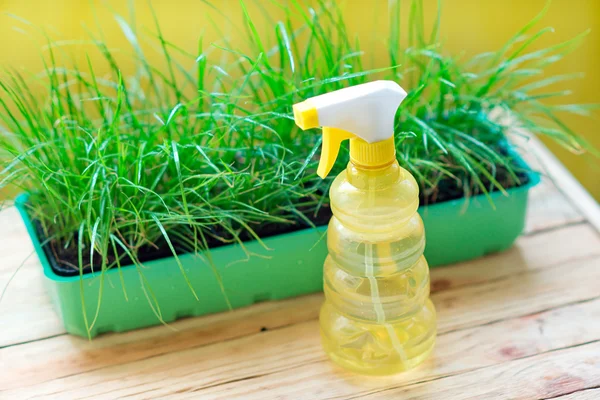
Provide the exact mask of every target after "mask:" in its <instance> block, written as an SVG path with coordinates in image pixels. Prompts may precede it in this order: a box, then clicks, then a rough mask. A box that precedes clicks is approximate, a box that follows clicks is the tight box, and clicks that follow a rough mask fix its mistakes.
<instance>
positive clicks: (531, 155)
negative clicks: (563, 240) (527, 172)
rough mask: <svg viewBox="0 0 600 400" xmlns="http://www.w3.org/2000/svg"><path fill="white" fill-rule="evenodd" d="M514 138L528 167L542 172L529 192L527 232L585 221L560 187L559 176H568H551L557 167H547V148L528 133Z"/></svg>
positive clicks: (512, 138) (562, 177)
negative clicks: (539, 179)
mask: <svg viewBox="0 0 600 400" xmlns="http://www.w3.org/2000/svg"><path fill="white" fill-rule="evenodd" d="M511 141H512V142H513V143H514V144H515V145H516V146H518V148H519V149H520V150H519V153H520V154H521V157H523V159H524V160H525V161H526V162H527V164H528V165H529V167H530V168H531V169H533V170H534V171H538V172H541V173H542V177H541V182H540V183H539V184H538V185H537V186H536V187H534V188H533V189H532V190H531V191H530V192H529V203H528V207H527V220H526V223H525V233H526V234H531V233H535V232H537V231H540V230H546V229H552V228H555V227H558V226H562V225H565V224H573V223H577V222H581V221H584V220H585V217H584V216H583V214H582V213H581V212H580V211H579V209H578V208H577V207H576V206H575V204H574V203H573V202H572V200H571V199H570V198H568V197H567V196H565V194H564V193H563V192H561V190H560V189H559V187H558V186H557V183H558V182H559V181H560V179H564V178H565V176H564V175H563V176H560V177H555V176H553V175H552V173H553V172H554V170H552V171H550V170H548V168H546V164H547V163H548V162H549V161H548V160H549V158H548V154H550V155H551V153H549V152H548V149H546V148H545V146H544V145H543V144H542V143H541V142H540V141H539V140H538V139H536V138H535V137H531V135H528V134H527V132H521V134H520V135H513V136H512V137H511ZM544 150H545V152H544ZM554 160H555V161H556V159H554ZM563 168H564V167H563Z"/></svg>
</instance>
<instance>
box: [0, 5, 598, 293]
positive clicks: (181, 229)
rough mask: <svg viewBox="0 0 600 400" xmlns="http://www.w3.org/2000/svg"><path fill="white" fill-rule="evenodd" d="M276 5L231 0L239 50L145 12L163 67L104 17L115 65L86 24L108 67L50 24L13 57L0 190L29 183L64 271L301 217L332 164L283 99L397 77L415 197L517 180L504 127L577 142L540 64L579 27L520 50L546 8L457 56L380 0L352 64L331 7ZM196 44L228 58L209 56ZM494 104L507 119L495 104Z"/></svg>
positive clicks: (194, 247) (419, 23)
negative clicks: (371, 43)
mask: <svg viewBox="0 0 600 400" xmlns="http://www.w3.org/2000/svg"><path fill="white" fill-rule="evenodd" d="M207 4H208V3H207ZM277 6H278V5H277V4H274V5H273V7H277ZM282 9H283V10H285V13H286V16H285V18H283V19H282V20H280V21H271V22H270V23H272V25H273V26H272V27H271V29H269V32H271V33H272V34H271V35H270V36H268V37H261V36H260V35H259V34H258V31H257V28H256V26H257V21H258V18H259V16H254V15H249V13H248V11H247V9H246V7H245V5H244V3H243V2H242V3H240V10H239V11H240V12H242V13H243V14H244V16H245V20H246V24H245V26H243V27H239V28H240V32H245V34H246V35H247V37H248V38H249V44H250V45H251V46H252V49H251V51H249V52H245V53H241V52H240V51H238V50H237V49H236V48H234V47H233V46H232V45H231V44H230V43H228V42H227V40H226V39H223V41H222V42H220V43H219V44H211V43H205V42H204V41H203V39H202V38H199V40H198V46H197V48H196V49H194V50H189V49H182V48H180V47H179V46H177V44H175V43H172V42H170V41H169V40H168V37H167V36H168V35H167V34H166V32H162V31H161V30H160V24H159V19H160V16H157V15H155V21H156V25H155V26H154V31H155V35H154V36H153V41H154V43H155V45H156V49H157V51H158V52H159V53H160V55H161V59H162V60H161V66H159V65H158V64H156V63H152V62H150V61H149V59H148V58H147V55H146V54H145V51H143V50H142V46H141V45H140V43H141V42H142V38H141V37H140V36H138V34H137V28H136V27H135V26H130V25H129V24H128V23H127V22H126V20H125V19H124V18H123V17H121V16H119V15H115V18H116V19H117V22H118V24H119V26H120V27H121V29H122V30H123V33H124V35H125V36H126V37H127V39H128V40H129V42H130V43H131V45H132V49H133V50H132V51H131V53H132V55H133V58H134V59H135V62H136V66H137V67H136V71H135V73H134V74H131V75H130V76H123V75H122V72H121V68H120V67H119V61H118V60H117V57H116V54H115V52H114V50H112V49H111V48H110V47H109V44H107V43H104V42H103V41H102V39H101V38H102V35H101V34H92V33H90V40H91V41H93V43H94V44H95V46H96V49H97V51H98V52H99V53H100V54H102V56H103V57H104V60H105V62H106V63H107V64H108V65H109V66H110V71H111V74H110V77H107V76H102V77H100V76H98V75H97V74H96V72H95V70H94V65H93V63H91V62H90V61H89V59H88V62H87V63H85V65H78V64H77V63H75V62H73V61H69V57H68V52H67V51H66V50H65V47H64V46H60V45H59V44H58V43H55V42H53V41H52V39H50V38H47V43H48V47H47V51H46V57H44V62H45V70H44V72H43V73H42V74H35V75H31V76H24V75H23V74H22V73H21V72H19V71H16V70H13V71H10V72H9V73H8V74H7V77H6V79H4V80H2V81H1V83H0V90H1V91H2V95H1V96H0V118H1V120H2V122H3V126H2V128H1V129H2V134H1V136H0V148H1V164H0V165H1V169H2V171H1V172H0V188H2V187H5V186H11V185H12V186H17V187H18V188H20V189H21V190H22V191H25V192H28V193H29V194H30V196H29V202H28V207H29V212H30V214H31V216H32V217H33V218H34V219H36V220H37V221H39V223H40V226H41V229H42V230H43V233H44V234H45V236H46V237H47V238H48V240H49V241H51V242H52V243H53V245H54V247H55V248H56V249H59V250H60V252H61V254H62V253H65V254H67V253H69V254H72V255H74V257H75V260H76V261H75V263H74V264H75V265H73V267H74V268H79V269H80V270H81V268H82V267H86V266H89V265H90V264H91V265H93V266H94V267H95V268H101V269H102V270H103V271H104V270H106V269H108V268H116V267H119V268H120V266H121V260H123V259H124V258H125V257H128V258H130V259H132V260H133V263H134V264H135V265H136V266H137V267H138V268H139V266H140V262H139V257H138V254H139V253H140V251H142V250H144V249H149V248H156V247H159V246H163V247H164V248H167V247H168V248H169V249H170V251H171V252H172V254H173V255H175V256H176V253H177V250H178V249H185V250H187V251H202V250H204V249H206V248H207V247H208V246H209V245H210V244H211V243H212V244H214V243H223V244H229V243H239V244H240V245H242V246H243V241H244V240H245V239H252V238H254V239H257V240H260V238H259V236H258V234H257V233H256V232H260V229H261V227H262V226H264V225H266V224H278V225H281V226H284V225H285V226H290V225H310V224H311V219H313V217H314V215H315V214H316V213H317V212H318V210H319V209H320V208H321V207H323V206H324V205H325V204H326V203H327V196H326V193H327V189H328V187H329V184H330V182H331V179H332V178H328V179H326V180H323V181H322V180H320V179H319V178H318V177H317V175H316V164H317V162H318V159H317V157H316V156H315V154H317V153H318V150H319V145H320V135H318V132H317V131H315V132H314V134H311V133H310V132H309V133H305V132H304V133H303V132H300V131H299V130H298V129H297V128H296V127H295V124H294V122H293V118H292V117H291V106H292V104H293V103H295V102H298V101H302V100H304V99H305V98H307V97H311V96H314V95H318V94H321V93H325V92H328V91H332V90H336V89H339V88H342V87H346V86H349V85H354V84H359V83H363V82H366V81H369V80H373V79H393V80H396V81H398V82H399V83H400V84H401V85H402V86H403V87H404V88H405V89H407V90H408V92H409V95H408V97H407V99H406V100H405V101H404V103H403V104H402V106H401V111H400V112H399V113H398V115H397V121H396V139H397V140H396V142H397V149H398V156H399V159H400V162H401V164H402V165H403V166H404V167H405V168H407V169H408V170H410V172H411V173H413V174H414V175H415V177H416V178H417V180H418V181H419V183H420V185H421V189H422V192H423V193H424V195H425V198H427V199H432V200H435V199H436V198H437V196H438V194H439V193H440V191H442V192H443V191H444V190H446V189H445V188H447V187H453V188H454V190H460V191H461V192H462V193H464V195H467V196H468V195H473V194H477V193H487V192H488V191H490V190H496V189H497V190H503V188H504V187H510V186H514V185H518V184H519V171H518V167H516V166H515V165H514V163H513V162H512V159H511V157H510V155H508V154H507V153H506V152H504V151H503V150H502V149H503V146H504V143H505V139H506V135H507V133H508V132H509V131H511V130H514V129H515V128H525V129H527V130H529V131H531V132H533V133H535V134H539V135H545V136H549V137H551V138H552V139H554V140H555V141H557V142H558V143H560V144H561V145H563V146H565V147H567V148H568V149H570V150H572V151H576V152H581V151H583V150H584V149H591V148H590V146H589V145H587V144H586V143H585V142H584V141H583V139H582V138H581V137H580V136H578V135H577V134H576V133H574V132H572V131H571V130H570V129H569V128H568V127H567V126H566V125H565V124H564V123H563V122H562V121H561V119H560V115H561V114H562V113H565V112H571V113H576V114H587V113H588V112H589V111H590V110H591V109H594V108H597V106H596V105H577V104H568V103H566V104H563V105H547V104H545V103H544V101H543V100H544V99H546V98H550V97H561V96H563V95H565V94H566V93H564V92H555V91H553V90H552V85H553V84H554V83H557V82H561V81H565V80H568V79H572V78H577V77H578V75H576V74H570V75H559V76H548V75H547V74H544V71H545V69H546V68H547V67H548V66H549V65H551V64H553V63H555V62H558V61H559V60H560V59H561V58H562V57H563V56H565V55H566V54H567V53H568V52H570V51H572V50H573V49H574V48H575V47H576V46H577V44H578V43H579V42H580V41H581V40H582V38H583V37H584V36H585V32H584V33H582V34H581V35H580V36H577V37H575V38H573V39H572V40H570V41H568V42H565V43H559V44H557V45H555V46H552V47H548V48H544V49H541V50H529V48H530V46H532V45H533V44H534V43H535V42H536V40H538V39H539V38H540V37H541V36H542V35H544V34H545V33H546V32H547V31H548V29H547V28H543V29H541V30H535V29H537V28H535V27H536V26H537V23H538V22H539V20H540V19H541V18H542V16H543V13H544V11H545V10H543V11H542V12H541V13H540V14H539V15H538V16H536V17H535V18H534V19H533V20H532V21H531V22H530V23H529V24H527V25H526V26H525V27H524V28H523V29H522V30H521V31H519V32H517V33H516V34H515V35H514V36H513V37H512V38H511V39H510V40H509V41H508V42H507V43H506V45H505V46H504V47H503V48H501V49H499V50H498V51H494V52H490V53H484V54H480V55H478V56H476V57H473V58H472V59H468V60H462V59H461V58H460V57H456V56H454V55H449V54H446V53H445V52H444V50H443V46H442V45H441V42H440V38H439V19H440V17H439V15H438V16H437V17H436V16H432V17H433V18H437V19H436V21H438V22H437V23H435V24H434V27H433V30H432V31H430V32H425V29H424V22H423V21H424V18H425V17H424V15H423V7H422V4H421V2H420V1H411V2H410V5H409V10H410V11H409V14H408V15H406V16H404V15H401V13H400V7H399V6H398V4H396V3H394V4H391V5H390V13H389V16H390V32H389V38H388V39H387V48H388V55H389V57H388V59H387V60H383V59H382V60H378V62H377V63H376V64H377V69H373V70H366V69H365V68H364V66H363V64H362V63H363V56H364V54H363V51H362V50H361V45H360V43H358V41H357V40H355V39H354V37H353V36H352V35H351V34H350V33H349V32H348V31H347V29H346V26H345V24H344V19H343V16H342V11H341V10H340V9H339V8H337V7H336V6H333V5H327V4H326V3H325V2H324V1H321V2H319V3H318V7H316V9H314V10H313V9H308V8H307V6H306V5H304V4H302V3H298V2H296V1H295V0H292V1H291V2H290V6H289V7H283V8H282ZM217 11H218V10H217ZM265 20H266V21H268V20H269V19H268V16H267V18H266V19H265ZM298 20H300V21H301V23H300V24H298V23H297V22H294V21H298ZM407 21H409V22H407ZM215 25H218V22H215ZM146 39H147V38H146ZM210 51H212V52H215V51H217V52H223V54H227V55H228V56H229V59H231V58H232V57H233V58H234V60H235V61H234V62H229V63H227V64H222V65H221V64H214V63H212V62H209V61H208V60H209V59H210V57H207V54H208V52H210ZM65 53H67V55H66V57H65ZM163 64H164V67H163ZM40 88H43V91H44V93H43V95H41V96H38V95H36V93H39V89H40ZM499 111H500V112H502V111H503V112H504V113H505V114H508V115H510V118H509V119H504V120H502V121H504V122H502V121H501V120H499V119H498V118H495V117H494V115H495V114H498V112H499ZM506 121H509V122H506ZM591 150H593V149H591ZM593 151H595V150H593ZM344 158H345V157H344V154H342V155H341V157H340V160H339V161H338V164H337V166H336V169H335V170H334V171H333V173H332V175H331V176H332V177H333V176H335V172H336V171H339V170H340V169H341V168H343V165H344V163H345V161H344ZM500 176H502V179H500V178H499V177H500ZM165 246H166V247H165ZM140 271H141V270H140ZM181 272H182V274H184V275H185V271H184V270H183V269H182V270H181ZM190 289H191V290H192V291H193V290H194V289H193V288H192V287H191V285H190Z"/></svg>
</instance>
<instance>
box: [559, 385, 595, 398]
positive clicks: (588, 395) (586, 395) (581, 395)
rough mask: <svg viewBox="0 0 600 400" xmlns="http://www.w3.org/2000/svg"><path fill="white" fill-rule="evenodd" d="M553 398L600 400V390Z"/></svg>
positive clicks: (581, 391) (583, 391)
mask: <svg viewBox="0 0 600 400" xmlns="http://www.w3.org/2000/svg"><path fill="white" fill-rule="evenodd" d="M552 398H553V399H556V400H598V399H600V389H598V388H596V389H587V390H580V391H577V392H574V393H571V394H567V395H564V396H559V397H552Z"/></svg>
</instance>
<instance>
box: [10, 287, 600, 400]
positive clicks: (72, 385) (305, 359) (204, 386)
mask: <svg viewBox="0 0 600 400" xmlns="http://www.w3.org/2000/svg"><path fill="white" fill-rule="evenodd" d="M565 319H570V320H572V321H573V323H572V324H568V325H567V326H565V323H564V321H565ZM590 321H591V323H590ZM599 328H600V299H596V300H593V301H590V302H587V303H583V304H577V305H572V306H567V307H563V308H560V309H555V310H552V311H548V312H544V313H541V314H538V315H533V316H528V317H525V318H518V319H514V320H508V321H501V322H498V323H495V324H490V325H485V326H481V327H476V328H472V329H469V330H465V331H461V332H452V333H448V334H446V335H441V336H440V338H439V340H438V346H437V348H436V351H435V353H434V356H433V358H431V359H430V360H428V361H427V362H426V363H425V364H424V365H423V366H421V367H420V368H418V369H416V370H415V371H412V372H409V373H407V374H404V375H400V376H395V377H390V378H377V379H370V378H365V377H362V376H357V375H354V374H351V373H348V372H346V371H343V370H341V369H339V368H337V367H335V366H334V365H333V364H331V363H330V362H329V361H327V360H326V359H325V357H324V355H323V354H322V351H321V349H320V343H319V338H318V327H317V325H316V322H306V323H303V324H299V325H296V326H294V327H287V328H283V329H281V330H276V331H270V332H264V333H260V334H257V335H254V336H249V337H245V338H241V339H237V340H235V341H233V342H225V343H218V344H215V345H212V346H206V347H201V348H194V349H190V350H188V351H180V352H177V353H170V354H166V355H164V356H160V357H153V358H149V359H146V360H142V361H139V362H135V363H131V364H128V365H118V366H114V367H111V368H105V369H101V370H96V371H91V372H88V373H86V374H81V375H75V376H71V377H67V378H64V379H58V380H53V381H50V382H46V383H44V384H42V385H35V386H33V387H26V388H23V389H21V390H15V391H8V392H5V393H3V394H4V395H6V396H7V398H21V397H30V396H44V397H46V396H50V398H52V395H53V394H55V397H56V398H60V397H61V396H62V398H78V397H81V396H85V397H90V398H96V397H98V398H102V397H103V398H106V397H112V398H123V397H125V396H127V397H132V398H162V397H165V396H168V395H174V394H177V395H178V396H182V395H183V394H184V393H189V394H190V397H192V398H215V399H216V398H223V399H230V398H246V399H254V398H256V399H262V398H273V397H278V396H279V397H281V398H292V399H299V398H310V399H312V398H332V397H334V398H343V399H345V398H349V397H350V396H353V395H357V394H367V393H371V392H374V391H380V390H391V389H394V388H396V387H398V386H400V385H401V386H410V385H412V384H414V383H418V382H423V381H428V382H429V381H434V380H436V379H438V378H440V377H448V376H456V375H459V376H460V374H461V373H465V372H468V371H477V370H481V369H486V368H488V367H490V366H494V365H497V364H504V363H507V362H509V361H512V360H517V359H529V358H531V357H532V356H535V355H538V354H548V353H549V352H553V351H556V350H557V349H560V348H563V347H569V346H576V345H581V344H584V343H587V342H590V340H594V338H598V332H599ZM282 354H284V355H285V357H282ZM52 365H60V366H62V364H60V363H59V364H55V363H53V364H52ZM432 398H437V397H432ZM440 398H445V397H440ZM474 398H478V397H474Z"/></svg>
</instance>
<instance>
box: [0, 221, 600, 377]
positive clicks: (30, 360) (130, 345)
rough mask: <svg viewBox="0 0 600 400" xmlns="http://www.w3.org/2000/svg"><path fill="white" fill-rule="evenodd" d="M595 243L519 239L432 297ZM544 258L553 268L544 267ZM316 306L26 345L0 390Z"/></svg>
mask: <svg viewBox="0 0 600 400" xmlns="http://www.w3.org/2000/svg"><path fill="white" fill-rule="evenodd" d="M573 237H577V238H578V240H577V241H573V240H570V239H571V238H573ZM598 242H599V240H598V237H597V235H596V233H595V232H594V231H593V230H592V229H591V228H590V227H589V226H587V225H577V226H571V227H566V228H564V229H559V230H555V231H549V232H544V233H541V234H539V235H534V236H526V237H522V238H520V239H519V241H518V243H517V245H516V246H515V247H514V248H513V249H511V250H509V251H507V252H504V253H500V254H496V255H493V256H489V257H486V258H484V259H480V260H474V261H472V262H469V263H465V264H462V265H456V266H451V267H446V268H438V269H434V270H433V271H432V287H433V289H434V291H437V292H443V291H446V290H450V289H455V288H460V287H466V286H469V285H470V286H473V285H476V284H481V283H485V282H494V281H497V280H498V279H502V278H507V277H510V276H511V275H514V274H522V273H523V272H524V269H526V271H527V272H535V271H537V270H540V269H543V268H552V267H556V266H559V265H563V264H564V263H567V262H569V261H571V262H574V261H575V260H584V259H589V258H590V257H594V256H600V246H597V245H596V246H595V245H594V244H597V243H598ZM573 254H575V256H574V255H573ZM547 259H551V260H553V262H552V263H549V262H547ZM436 296H437V295H436ZM434 299H435V297H434ZM321 302H322V297H321V295H315V296H308V297H304V298H299V299H290V300H287V301H284V302H269V303H262V304H258V305H256V306H254V307H250V308H246V309H242V310H237V311H234V312H231V313H224V314H216V315H211V316H207V317H204V318H192V319H187V320H183V321H179V322H176V323H174V324H172V326H173V328H175V329H177V330H178V332H175V333H173V332H172V331H171V330H169V329H166V328H165V327H162V326H158V327H155V328H151V329H145V330H138V331H134V332H128V333H124V334H113V335H107V336H102V337H99V338H96V339H94V340H93V342H92V343H88V342H87V341H86V340H83V339H80V338H77V337H72V336H68V335H65V336H61V337H55V338H52V339H49V340H45V341H38V342H34V343H27V344H26V345H25V346H13V347H8V348H5V349H0V360H1V359H10V360H14V361H12V362H11V364H12V370H11V372H9V373H8V374H6V375H3V376H2V375H0V387H3V386H4V387H7V388H8V387H15V386H19V385H21V383H22V382H24V381H27V382H32V383H34V382H43V381H45V380H51V379H56V378H60V377H64V376H68V375H73V374H77V373H82V372H86V371H89V370H93V369H98V368H100V367H107V366H110V365H116V364H119V363H126V362H133V361H136V360H139V359H143V358H147V357H154V356H156V355H160V354H165V353H167V352H169V351H179V350H184V349H187V348H192V347H197V346H201V345H206V344H209V343H215V342H218V341H222V340H230V339H232V338H235V337H239V336H244V335H248V334H252V333H255V332H258V331H260V329H261V328H262V327H266V328H268V329H274V328H277V327H281V326H286V325H289V324H293V323H298V322H303V321H307V320H310V319H316V318H317V316H318V308H319V306H320V303H321ZM445 304H449V303H445ZM438 311H439V312H442V311H443V310H441V309H439V310H438ZM442 321H443V320H442ZM21 328H22V326H21ZM52 363H54V364H59V365H61V368H47V366H48V365H49V364H52Z"/></svg>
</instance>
